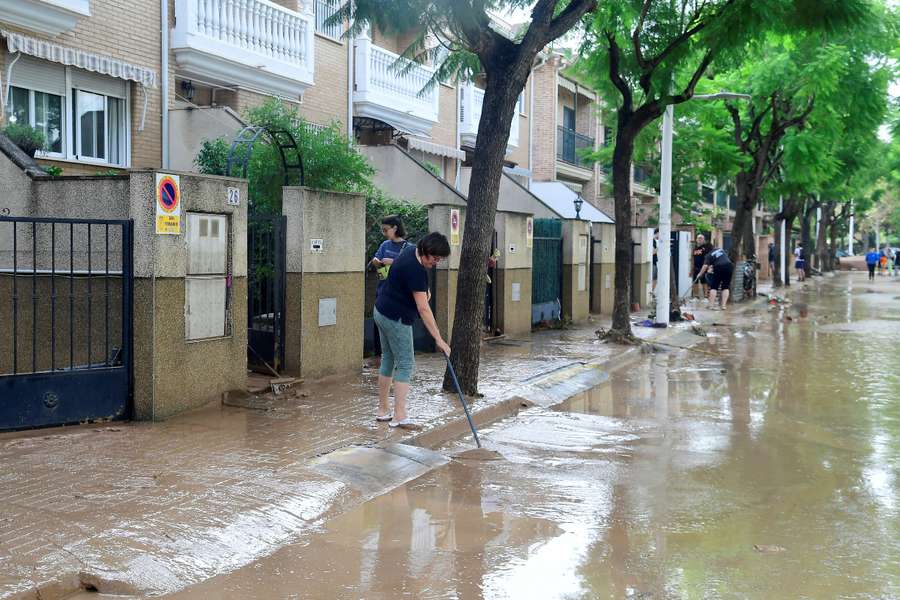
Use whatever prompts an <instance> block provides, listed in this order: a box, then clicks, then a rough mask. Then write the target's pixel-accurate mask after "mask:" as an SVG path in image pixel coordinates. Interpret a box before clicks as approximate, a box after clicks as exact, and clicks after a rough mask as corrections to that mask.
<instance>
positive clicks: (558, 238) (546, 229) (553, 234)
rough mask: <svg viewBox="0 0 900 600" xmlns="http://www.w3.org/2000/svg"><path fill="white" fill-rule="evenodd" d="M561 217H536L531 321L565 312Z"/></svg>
mask: <svg viewBox="0 0 900 600" xmlns="http://www.w3.org/2000/svg"><path fill="white" fill-rule="evenodd" d="M562 261H563V240H562V221H561V220H559V219H535V220H534V247H533V249H532V265H531V323H532V324H535V323H540V322H542V321H557V320H559V319H560V315H561V313H562V276H563V274H562Z"/></svg>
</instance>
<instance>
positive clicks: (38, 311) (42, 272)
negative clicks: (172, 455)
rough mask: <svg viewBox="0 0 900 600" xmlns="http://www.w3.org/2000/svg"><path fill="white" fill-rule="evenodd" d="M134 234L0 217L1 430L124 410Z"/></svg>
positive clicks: (99, 225)
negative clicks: (0, 322)
mask: <svg viewBox="0 0 900 600" xmlns="http://www.w3.org/2000/svg"><path fill="white" fill-rule="evenodd" d="M133 236H134V226H133V222H132V221H130V220H129V221H124V220H100V219H55V218H35V217H0V321H2V322H3V327H2V328H0V430H12V429H27V428H31V427H46V426H51V425H65V424H70V423H85V422H91V421H101V420H112V419H122V418H128V417H130V416H131V410H132V389H133V375H132V346H133V329H132V314H133V304H132V302H133V300H132V299H133V262H132V260H133V259H132V256H133V254H132V250H133V245H132V244H133Z"/></svg>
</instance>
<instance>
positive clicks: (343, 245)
mask: <svg viewBox="0 0 900 600" xmlns="http://www.w3.org/2000/svg"><path fill="white" fill-rule="evenodd" d="M282 213H283V214H284V215H285V216H286V217H287V236H286V237H287V260H286V262H287V275H286V280H287V283H286V288H287V289H286V293H285V314H286V319H285V332H286V335H285V366H286V371H287V373H288V374H291V375H296V376H299V377H306V378H318V377H323V376H325V375H331V374H334V373H340V372H342V371H352V370H357V369H359V368H360V366H361V364H362V351H363V318H364V315H363V312H364V295H365V293H364V292H365V273H364V269H365V264H366V256H365V226H366V224H365V222H366V214H365V213H366V209H365V198H364V197H363V196H362V195H359V194H343V193H338V192H325V191H319V190H311V189H308V188H303V187H288V188H284V195H283V205H282Z"/></svg>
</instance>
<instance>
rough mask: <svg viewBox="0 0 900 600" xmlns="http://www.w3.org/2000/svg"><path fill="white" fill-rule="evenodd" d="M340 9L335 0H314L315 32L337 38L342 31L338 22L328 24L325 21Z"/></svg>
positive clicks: (342, 28) (341, 25)
mask: <svg viewBox="0 0 900 600" xmlns="http://www.w3.org/2000/svg"><path fill="white" fill-rule="evenodd" d="M339 9H340V4H339V3H338V2H337V0H316V33H321V34H322V35H326V36H328V37H330V38H334V39H339V38H340V37H341V34H342V33H343V31H344V25H343V24H342V23H340V22H338V23H333V24H328V23H327V21H328V19H330V18H331V17H332V16H334V14H335V13H337V12H338V10H339Z"/></svg>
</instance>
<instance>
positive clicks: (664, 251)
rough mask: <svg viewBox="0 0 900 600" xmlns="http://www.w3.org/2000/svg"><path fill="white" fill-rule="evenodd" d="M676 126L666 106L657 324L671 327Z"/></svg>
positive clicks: (735, 96) (726, 96) (728, 95)
mask: <svg viewBox="0 0 900 600" xmlns="http://www.w3.org/2000/svg"><path fill="white" fill-rule="evenodd" d="M693 98H695V99H697V100H749V99H750V98H751V96H750V95H749V94H739V93H736V92H719V93H716V94H696V95H694V96H693ZM674 127H675V107H674V106H673V105H672V104H669V105H668V106H666V111H665V113H664V114H663V136H662V164H661V165H660V167H661V168H660V174H659V175H660V177H659V179H660V181H659V240H658V241H657V244H656V257H657V258H656V263H657V276H656V323H657V324H659V325H662V326H663V327H667V326H668V325H669V312H670V310H671V307H670V305H669V285H670V283H669V269H671V259H672V250H671V247H670V241H671V236H672V130H673V129H674Z"/></svg>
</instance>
